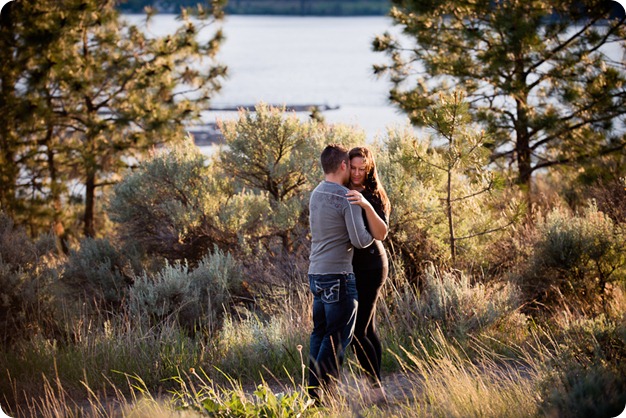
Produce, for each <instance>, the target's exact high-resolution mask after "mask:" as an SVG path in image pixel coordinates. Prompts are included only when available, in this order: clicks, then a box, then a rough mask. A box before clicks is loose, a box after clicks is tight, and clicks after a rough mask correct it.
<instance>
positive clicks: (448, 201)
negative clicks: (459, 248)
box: [446, 166, 456, 265]
mask: <svg viewBox="0 0 626 418" xmlns="http://www.w3.org/2000/svg"><path fill="white" fill-rule="evenodd" d="M446 192H447V195H446V212H447V215H448V231H449V234H450V255H451V256H452V265H454V264H455V261H456V238H455V237H454V221H453V219H452V167H451V166H450V167H448V185H447V190H446Z"/></svg>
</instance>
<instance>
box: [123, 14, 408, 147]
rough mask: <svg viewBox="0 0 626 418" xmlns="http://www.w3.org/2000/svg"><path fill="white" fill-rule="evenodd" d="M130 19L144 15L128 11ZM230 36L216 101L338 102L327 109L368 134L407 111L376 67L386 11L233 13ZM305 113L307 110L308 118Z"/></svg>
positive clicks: (164, 23)
mask: <svg viewBox="0 0 626 418" xmlns="http://www.w3.org/2000/svg"><path fill="white" fill-rule="evenodd" d="M126 18H127V19H128V20H130V21H132V22H139V21H140V20H141V16H139V15H127V16H126ZM179 24H180V22H179V21H176V20H175V16H174V15H157V16H155V17H154V18H153V21H152V23H151V26H150V30H151V31H152V32H153V33H154V34H156V35H162V34H164V33H168V32H173V31H174V30H175V28H176V27H177V26H178V25H179ZM222 27H223V32H224V34H225V37H226V40H225V42H224V43H223V44H222V47H221V49H220V51H219V52H218V55H217V61H218V62H220V63H222V64H224V65H227V66H228V72H229V77H228V78H227V79H226V80H224V82H223V88H222V91H221V92H220V93H219V94H218V95H217V96H215V97H214V99H213V100H212V102H211V105H212V106H214V107H217V108H227V107H233V106H239V105H253V104H255V103H258V102H260V101H263V102H265V103H269V104H277V105H282V104H286V105H305V104H321V105H328V106H333V107H334V106H338V107H339V108H338V109H336V110H327V111H324V112H322V114H323V116H324V118H325V120H326V121H327V122H328V123H344V124H350V125H356V126H358V127H360V128H361V129H363V130H364V131H365V132H366V134H367V136H368V138H373V137H375V136H376V135H379V134H383V133H384V132H385V128H386V127H387V126H391V125H396V124H402V125H403V124H406V123H407V118H406V117H405V116H404V115H402V114H401V113H400V112H399V111H398V110H397V109H396V108H394V107H393V106H392V105H391V104H390V103H389V102H388V101H387V96H388V92H389V89H390V87H391V84H390V83H389V82H388V81H387V80H386V79H384V78H380V79H377V78H376V77H375V76H374V75H373V71H372V65H373V64H375V63H384V62H386V61H387V58H386V56H385V55H384V54H381V53H375V52H373V51H372V49H371V43H372V40H373V39H374V37H375V36H376V35H377V34H381V33H383V32H384V31H385V30H391V29H392V25H391V20H390V19H389V18H387V17H382V16H380V17H286V16H228V17H227V18H226V20H225V21H224V22H223V24H222ZM306 115H307V113H306V112H305V113H302V114H301V116H302V117H303V118H305V117H306ZM236 117H237V114H236V112H223V111H219V112H217V111H211V112H208V113H206V115H205V117H204V119H205V122H207V123H212V122H215V121H216V118H221V119H227V118H236Z"/></svg>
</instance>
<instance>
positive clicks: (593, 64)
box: [374, 0, 626, 190]
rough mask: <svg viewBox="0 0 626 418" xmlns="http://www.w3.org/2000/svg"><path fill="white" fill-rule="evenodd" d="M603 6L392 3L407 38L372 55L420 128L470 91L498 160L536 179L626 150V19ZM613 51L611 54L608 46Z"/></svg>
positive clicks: (381, 40) (557, 1)
mask: <svg viewBox="0 0 626 418" xmlns="http://www.w3.org/2000/svg"><path fill="white" fill-rule="evenodd" d="M610 3H611V2H606V1H601V0H585V1H582V2H581V1H573V0H550V1H545V0H523V1H521V0H503V1H496V2H489V1H473V0H472V1H468V0H456V1H445V2H441V1H434V0H392V5H393V8H392V10H391V12H390V15H391V17H392V19H393V21H394V22H395V24H396V25H397V26H399V27H400V28H401V29H402V36H393V35H391V34H390V33H385V34H383V35H380V36H378V37H377V39H376V40H375V41H374V49H375V50H377V51H384V52H386V53H387V54H388V55H389V57H390V58H391V62H390V63H388V64H385V65H377V66H375V68H374V71H375V72H376V73H378V74H389V75H390V77H391V80H392V82H393V83H394V85H393V87H392V89H391V91H390V99H391V101H392V102H394V103H396V104H397V105H398V106H399V107H400V108H401V109H402V110H403V111H405V112H406V113H407V114H408V116H409V117H410V119H411V121H412V123H413V124H415V125H423V124H424V120H423V119H422V116H423V114H422V113H420V110H421V109H424V108H427V107H429V106H430V105H431V104H432V103H433V101H434V100H436V97H437V94H438V93H439V92H446V91H449V90H450V89H453V88H454V89H463V90H465V91H467V100H468V102H469V103H470V106H471V108H470V109H471V112H472V115H473V118H474V119H475V120H476V121H478V122H480V123H482V124H483V125H484V126H485V128H486V129H487V133H488V135H489V136H490V137H491V138H493V140H494V142H493V146H492V149H491V151H492V153H491V160H492V161H494V162H496V163H498V164H500V165H502V166H504V165H506V164H508V165H510V166H512V167H514V168H515V169H516V171H517V181H518V183H520V184H521V185H523V186H525V187H526V188H527V190H529V189H530V185H531V180H532V174H533V173H534V172H536V171H537V170H540V169H545V168H548V167H552V166H555V165H560V164H568V163H579V162H582V161H588V160H589V159H592V158H594V157H596V156H598V155H606V154H609V153H615V152H620V151H623V149H624V148H625V147H626V136H625V135H624V115H626V85H625V82H626V72H625V71H624V70H625V69H626V63H625V62H624V61H621V62H620V61H617V60H616V58H615V57H621V55H622V54H623V53H624V48H625V45H626V43H625V40H626V25H625V24H624V22H625V18H624V16H623V15H622V17H612V16H611V13H610V8H609V7H608V6H607V5H608V4H610ZM610 48H612V49H613V51H614V52H613V53H612V54H611V55H610V56H609V55H608V54H607V50H608V49H610Z"/></svg>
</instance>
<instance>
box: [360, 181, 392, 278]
mask: <svg viewBox="0 0 626 418" xmlns="http://www.w3.org/2000/svg"><path fill="white" fill-rule="evenodd" d="M361 194H362V195H363V197H364V198H365V199H366V200H367V201H368V202H370V204H371V205H372V207H373V208H374V210H375V211H376V213H377V214H378V216H380V218H381V219H382V220H383V221H385V223H386V224H389V221H388V220H387V216H386V215H385V211H384V210H383V202H382V200H381V199H380V198H379V197H378V196H375V195H374V194H373V193H372V192H370V191H369V190H363V191H362V192H361ZM362 213H363V221H364V222H365V227H366V228H367V230H368V231H369V230H370V228H369V224H368V223H367V216H366V215H365V209H363V211H362ZM386 265H387V252H386V251H385V247H383V243H382V242H381V241H379V240H374V242H373V243H372V245H370V246H369V247H367V248H360V249H359V248H355V249H354V257H353V258H352V266H353V267H354V269H355V270H369V269H379V268H382V267H384V266H386Z"/></svg>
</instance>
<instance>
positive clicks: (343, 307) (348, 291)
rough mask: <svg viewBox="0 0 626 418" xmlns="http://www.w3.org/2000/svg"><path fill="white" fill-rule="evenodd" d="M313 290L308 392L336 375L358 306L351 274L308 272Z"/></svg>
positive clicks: (351, 332)
mask: <svg viewBox="0 0 626 418" xmlns="http://www.w3.org/2000/svg"><path fill="white" fill-rule="evenodd" d="M309 285H310V289H311V292H312V293H313V332H312V333H311V350H310V357H309V360H310V365H309V393H311V394H312V395H313V396H317V388H318V387H319V386H320V383H321V384H322V385H325V384H327V383H330V381H331V379H338V378H339V367H340V366H341V364H342V363H343V358H344V353H345V350H346V348H347V347H348V345H349V344H350V341H351V340H352V336H353V335H354V324H355V321H356V310H357V306H358V299H357V291H356V280H355V278H354V274H353V273H344V274H309Z"/></svg>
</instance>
